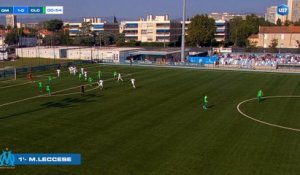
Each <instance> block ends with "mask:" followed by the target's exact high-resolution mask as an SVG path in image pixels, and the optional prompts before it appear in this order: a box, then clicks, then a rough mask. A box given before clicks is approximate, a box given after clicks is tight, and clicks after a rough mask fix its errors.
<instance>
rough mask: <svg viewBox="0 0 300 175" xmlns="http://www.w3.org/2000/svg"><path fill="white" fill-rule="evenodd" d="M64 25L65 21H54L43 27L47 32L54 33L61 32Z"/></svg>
mask: <svg viewBox="0 0 300 175" xmlns="http://www.w3.org/2000/svg"><path fill="white" fill-rule="evenodd" d="M63 24H64V23H63V21H62V20H59V19H52V20H49V21H45V22H43V26H44V27H45V28H46V29H47V30H49V31H52V32H55V31H58V30H61V29H62V28H63Z"/></svg>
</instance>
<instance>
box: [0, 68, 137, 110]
mask: <svg viewBox="0 0 300 175" xmlns="http://www.w3.org/2000/svg"><path fill="white" fill-rule="evenodd" d="M131 75H132V74H126V75H125V76H124V77H128V76H131ZM110 80H115V78H110V79H106V80H103V81H110ZM96 83H97V82H96ZM96 83H94V84H96ZM85 85H87V84H85ZM79 87H81V86H76V87H72V88H67V89H63V90H59V91H55V92H52V93H51V96H67V95H73V94H79V93H81V92H77V93H69V94H57V93H59V92H64V91H68V90H71V89H76V88H79ZM97 88H99V87H98V86H97V87H95V88H92V89H89V90H87V91H86V92H89V91H92V90H95V89H97ZM52 94H57V95H52ZM51 96H48V94H42V95H37V96H33V97H29V98H24V99H21V100H17V101H12V102H8V103H4V104H1V105H0V107H3V106H8V105H12V104H16V103H20V102H24V101H28V100H32V99H35V98H40V97H51Z"/></svg>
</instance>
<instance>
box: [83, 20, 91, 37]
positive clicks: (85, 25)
mask: <svg viewBox="0 0 300 175" xmlns="http://www.w3.org/2000/svg"><path fill="white" fill-rule="evenodd" d="M91 27H92V24H91V23H90V22H83V23H82V25H81V28H80V29H81V30H80V35H81V36H87V35H89V34H90V33H91Z"/></svg>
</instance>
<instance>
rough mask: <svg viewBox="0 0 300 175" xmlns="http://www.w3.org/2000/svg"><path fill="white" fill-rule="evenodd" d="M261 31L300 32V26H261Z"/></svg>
mask: <svg viewBox="0 0 300 175" xmlns="http://www.w3.org/2000/svg"><path fill="white" fill-rule="evenodd" d="M259 33H300V26H268V27H267V26H260V27H259Z"/></svg>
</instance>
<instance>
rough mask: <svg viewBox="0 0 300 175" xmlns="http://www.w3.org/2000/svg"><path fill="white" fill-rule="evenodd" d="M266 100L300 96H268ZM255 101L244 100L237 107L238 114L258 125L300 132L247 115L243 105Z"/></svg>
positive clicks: (299, 130)
mask: <svg viewBox="0 0 300 175" xmlns="http://www.w3.org/2000/svg"><path fill="white" fill-rule="evenodd" d="M264 98H300V96H268V97H264ZM253 100H257V98H251V99H247V100H244V101H242V102H240V103H239V104H238V105H237V110H238V112H239V113H240V114H241V115H243V116H244V117H247V118H248V119H251V120H253V121H255V122H258V123H261V124H264V125H268V126H272V127H276V128H281V129H286V130H291V131H297V132H300V129H297V128H291V127H286V126H281V125H276V124H273V123H268V122H265V121H262V120H258V119H256V118H253V117H251V116H249V115H247V114H245V113H244V112H243V111H242V110H241V109H240V107H241V105H242V104H244V103H247V102H249V101H253Z"/></svg>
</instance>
